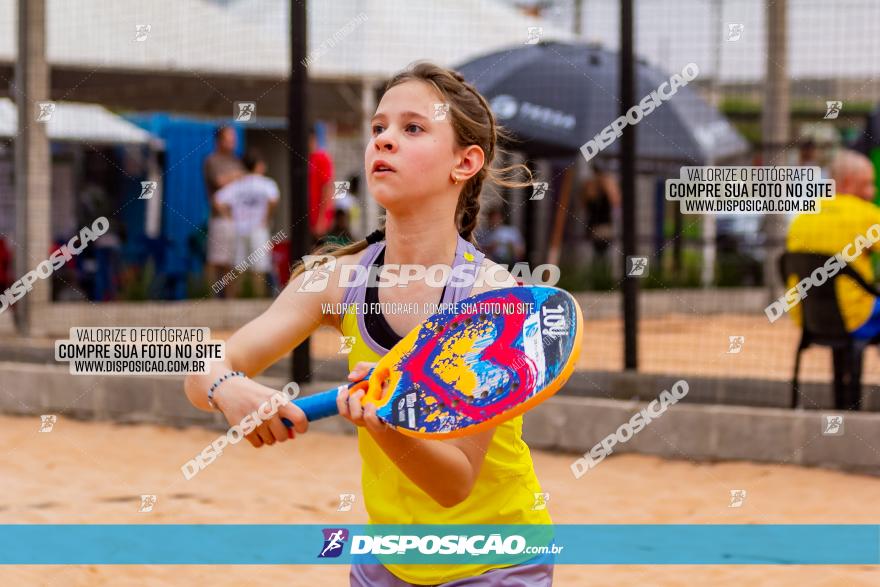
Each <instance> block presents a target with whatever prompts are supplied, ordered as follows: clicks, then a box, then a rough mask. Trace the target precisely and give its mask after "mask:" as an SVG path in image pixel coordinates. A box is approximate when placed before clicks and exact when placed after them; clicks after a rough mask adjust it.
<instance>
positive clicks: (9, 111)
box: [0, 98, 161, 146]
mask: <svg viewBox="0 0 880 587" xmlns="http://www.w3.org/2000/svg"><path fill="white" fill-rule="evenodd" d="M54 104H55V109H54V111H53V112H52V114H51V117H50V118H49V120H48V121H47V122H46V123H45V124H47V131H48V133H49V138H50V139H51V140H53V141H75V142H82V143H89V144H95V145H97V144H105V145H106V144H114V145H122V144H146V143H150V144H153V145H156V146H158V144H159V143H161V141H160V140H159V139H156V138H155V137H153V135H151V134H150V133H148V132H147V131H145V130H143V129H141V128H139V127H137V126H135V125H134V124H132V123H130V122H128V121H127V120H125V119H123V118H121V117H119V116H117V115H116V114H113V113H112V112H110V111H109V110H107V109H106V108H104V107H103V106H99V105H97V104H79V103H76V102H55V103H54ZM34 124H41V123H38V122H34ZM16 134H18V109H17V107H16V105H15V103H14V102H12V100H10V99H9V98H0V137H14V136H15V135H16Z"/></svg>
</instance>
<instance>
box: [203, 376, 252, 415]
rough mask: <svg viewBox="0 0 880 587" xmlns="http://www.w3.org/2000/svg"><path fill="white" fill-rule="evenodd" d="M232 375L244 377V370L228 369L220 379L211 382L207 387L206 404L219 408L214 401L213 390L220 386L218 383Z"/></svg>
mask: <svg viewBox="0 0 880 587" xmlns="http://www.w3.org/2000/svg"><path fill="white" fill-rule="evenodd" d="M232 377H246V375H245V374H244V371H229V372H228V373H226V374H224V375H222V376H221V377H220V379H218V380H217V381H215V382H214V383H212V384H211V387H209V388H208V405H209V406H211V407H212V408H213V409H215V410H219V409H220V408H218V407H217V405H216V404H215V403H214V391H215V390H216V389H217V388H218V387H220V384H221V383H223V382H224V381H226V380H227V379H231V378H232Z"/></svg>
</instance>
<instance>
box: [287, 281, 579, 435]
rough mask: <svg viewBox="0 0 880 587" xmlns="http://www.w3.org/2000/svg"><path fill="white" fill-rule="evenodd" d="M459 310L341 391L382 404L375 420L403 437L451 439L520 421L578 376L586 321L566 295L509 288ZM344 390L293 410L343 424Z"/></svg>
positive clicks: (420, 329)
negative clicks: (340, 403) (339, 401)
mask: <svg viewBox="0 0 880 587" xmlns="http://www.w3.org/2000/svg"><path fill="white" fill-rule="evenodd" d="M454 310H455V311H451V310H450V311H441V312H438V313H436V314H434V315H433V316H431V317H430V318H428V319H427V320H425V321H424V322H422V323H421V324H420V325H419V326H417V327H415V328H414V329H413V330H412V331H411V332H410V333H409V334H407V335H406V336H405V337H404V338H403V339H402V340H401V341H400V342H398V343H397V344H396V345H394V348H392V349H391V350H390V351H389V352H388V354H386V355H385V356H383V357H382V358H381V359H380V360H379V362H378V363H377V364H376V365H375V366H374V367H373V369H372V370H371V371H370V372H369V373H368V374H367V376H366V377H365V378H364V379H362V380H360V381H357V382H354V383H349V384H347V385H345V386H344V387H348V389H349V392H350V393H355V392H356V391H358V390H361V389H362V390H364V391H365V392H366V393H365V394H364V397H363V399H362V401H363V403H364V404H366V403H368V402H371V403H374V404H376V406H377V410H376V413H377V415H378V417H379V418H380V419H381V420H383V421H384V422H386V423H387V424H389V425H391V426H393V427H394V428H395V429H397V430H398V431H400V432H401V433H403V434H407V435H409V436H415V437H419V438H433V439H437V438H453V437H459V436H466V435H468V434H475V433H477V432H480V431H482V430H485V429H488V428H491V427H493V426H497V425H498V424H500V423H502V422H504V421H506V420H509V419H511V418H514V417H516V416H517V415H519V414H522V413H523V412H525V411H527V410H529V409H531V408H532V407H534V406H536V405H537V404H539V403H541V402H542V401H544V400H546V399H547V398H549V397H550V396H552V395H553V394H554V393H556V392H557V391H558V390H559V389H560V388H561V387H562V386H563V384H565V382H566V381H567V380H568V378H569V377H570V376H571V373H572V371H574V366H575V363H576V361H577V358H578V355H579V353H580V347H581V333H582V332H581V329H582V323H583V317H582V315H581V310H580V307H579V306H578V304H577V302H576V301H575V299H574V297H573V296H572V295H571V294H570V293H568V292H566V291H564V290H561V289H558V288H555V287H546V286H519V287H508V288H504V289H497V290H492V291H487V292H484V293H481V294H477V295H475V296H471V297H469V298H467V299H465V300H462V301H461V302H459V303H458V304H456V305H455V307H454ZM340 387H343V386H340ZM340 387H336V388H333V389H331V390H328V391H325V392H320V393H317V394H314V395H310V396H307V397H304V398H299V399H296V400H294V402H293V403H294V404H295V405H297V406H298V407H299V408H300V409H302V410H303V412H305V415H306V417H307V418H308V419H309V420H310V421H313V420H318V419H320V418H325V417H327V416H333V415H337V414H338V413H339V411H338V408H337V407H336V396H337V393H338V391H339V389H340ZM282 421H283V422H284V424H285V426H287V427H291V426H292V423H291V422H290V421H289V420H288V419H287V418H282Z"/></svg>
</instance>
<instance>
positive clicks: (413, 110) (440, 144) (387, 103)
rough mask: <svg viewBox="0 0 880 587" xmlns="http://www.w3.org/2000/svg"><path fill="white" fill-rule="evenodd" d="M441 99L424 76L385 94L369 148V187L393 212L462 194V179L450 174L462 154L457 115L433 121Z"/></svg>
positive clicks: (365, 161)
mask: <svg viewBox="0 0 880 587" xmlns="http://www.w3.org/2000/svg"><path fill="white" fill-rule="evenodd" d="M440 103H443V99H442V98H441V97H440V96H439V95H438V94H437V92H436V91H435V90H434V89H433V88H432V87H431V86H430V85H428V84H427V83H425V82H421V81H408V82H404V83H402V84H400V85H397V86H394V87H393V88H391V89H390V90H388V91H387V92H385V95H384V96H382V100H381V101H380V102H379V107H378V108H377V109H376V115H375V116H374V117H373V119H372V121H371V122H370V125H371V128H372V138H371V139H370V142H369V143H368V144H367V150H366V152H365V153H364V166H365V170H366V174H367V186H368V188H369V190H370V193H371V194H372V195H373V197H374V198H375V199H376V201H377V202H378V203H379V204H380V205H381V206H382V207H384V208H386V209H388V210H390V211H393V210H394V209H395V207H397V206H399V205H400V204H401V203H403V202H405V204H406V206H407V207H411V206H413V205H414V204H417V203H419V202H425V201H426V200H427V199H429V198H437V197H438V196H442V194H444V193H449V194H452V197H453V198H455V197H457V193H458V190H459V189H460V188H461V185H462V184H461V183H459V185H454V184H453V182H452V180H451V179H450V176H451V174H452V172H453V170H454V169H455V168H456V165H458V164H459V163H460V160H461V156H460V154H458V153H457V145H456V142H455V133H454V131H453V129H452V121H451V119H452V114H451V113H449V112H447V113H446V115H445V119H442V120H441V119H440V118H441V116H437V118H438V120H434V112H435V107H434V105H435V104H440ZM441 110H442V107H441ZM382 166H386V167H389V168H390V170H389V171H383V170H381V167H382ZM453 201H454V200H453Z"/></svg>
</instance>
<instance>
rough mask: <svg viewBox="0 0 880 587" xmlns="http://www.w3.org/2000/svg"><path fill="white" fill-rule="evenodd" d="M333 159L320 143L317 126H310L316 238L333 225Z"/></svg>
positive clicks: (311, 208)
mask: <svg viewBox="0 0 880 587" xmlns="http://www.w3.org/2000/svg"><path fill="white" fill-rule="evenodd" d="M333 193H334V183H333V159H331V158H330V154H329V153H327V151H325V150H323V149H321V148H320V146H319V145H318V137H317V134H316V130H315V127H314V126H312V127H310V128H309V229H310V230H311V231H312V237H313V238H314V239H315V240H318V239H320V238H321V237H322V236H324V235H325V234H327V232H328V231H329V230H330V228H331V227H332V226H333V215H334V211H333Z"/></svg>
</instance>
